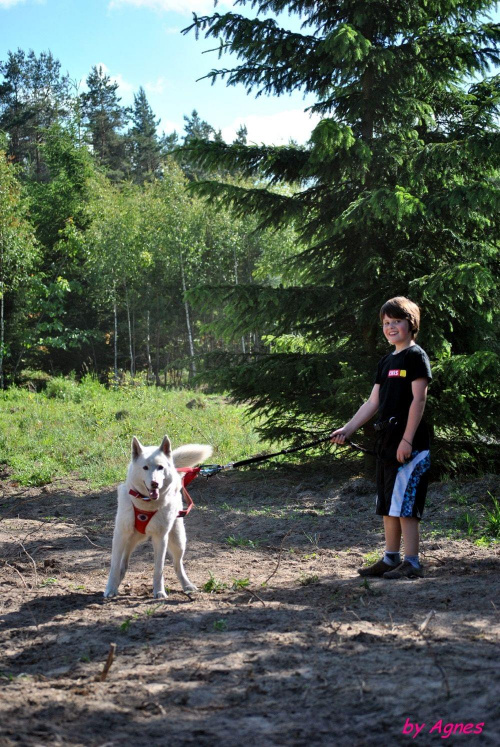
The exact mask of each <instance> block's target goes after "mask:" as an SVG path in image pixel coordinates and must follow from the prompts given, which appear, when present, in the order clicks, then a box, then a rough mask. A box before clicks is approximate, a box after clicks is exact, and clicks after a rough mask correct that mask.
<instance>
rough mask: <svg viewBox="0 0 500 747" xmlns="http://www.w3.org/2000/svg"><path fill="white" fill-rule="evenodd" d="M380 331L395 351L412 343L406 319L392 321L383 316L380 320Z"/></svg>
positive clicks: (388, 317)
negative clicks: (394, 347)
mask: <svg viewBox="0 0 500 747" xmlns="http://www.w3.org/2000/svg"><path fill="white" fill-rule="evenodd" d="M382 329H383V332H384V335H385V338H386V340H387V341H388V342H389V343H390V344H391V345H395V346H396V349H398V348H405V347H408V345H409V344H410V342H411V341H412V335H411V330H410V323H409V321H408V319H392V318H391V317H390V316H387V315H385V316H384V318H383V319H382Z"/></svg>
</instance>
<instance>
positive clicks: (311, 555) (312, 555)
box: [302, 552, 318, 560]
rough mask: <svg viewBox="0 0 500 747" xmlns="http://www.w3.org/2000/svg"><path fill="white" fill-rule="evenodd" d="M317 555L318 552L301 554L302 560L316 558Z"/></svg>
mask: <svg viewBox="0 0 500 747" xmlns="http://www.w3.org/2000/svg"><path fill="white" fill-rule="evenodd" d="M317 557H318V554H317V553H315V552H310V553H307V554H306V555H303V556H302V560H316V558H317Z"/></svg>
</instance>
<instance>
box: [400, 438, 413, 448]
mask: <svg viewBox="0 0 500 747" xmlns="http://www.w3.org/2000/svg"><path fill="white" fill-rule="evenodd" d="M401 440H402V441H406V443H407V444H409V445H410V446H413V444H412V442H411V441H408V439H407V438H405V437H404V436H402V438H401Z"/></svg>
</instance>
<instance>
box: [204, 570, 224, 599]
mask: <svg viewBox="0 0 500 747" xmlns="http://www.w3.org/2000/svg"><path fill="white" fill-rule="evenodd" d="M208 573H209V575H210V578H209V579H208V581H206V582H205V583H204V584H203V586H202V587H201V588H202V591H206V592H207V593H208V594H217V593H219V592H221V591H224V589H227V584H225V583H223V582H222V581H219V579H218V578H215V576H214V574H213V573H212V571H209V572H208Z"/></svg>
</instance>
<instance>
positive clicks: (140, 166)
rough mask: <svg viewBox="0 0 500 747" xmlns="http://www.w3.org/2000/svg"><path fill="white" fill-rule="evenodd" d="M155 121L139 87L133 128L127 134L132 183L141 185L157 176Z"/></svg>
mask: <svg viewBox="0 0 500 747" xmlns="http://www.w3.org/2000/svg"><path fill="white" fill-rule="evenodd" d="M160 121H161V120H160V119H156V118H155V115H154V113H153V110H152V109H151V106H150V105H149V102H148V100H147V97H146V92H145V90H144V88H143V87H142V86H141V87H140V88H139V92H138V93H137V94H134V106H133V110H132V122H133V125H134V126H133V127H132V128H131V129H130V130H129V132H128V140H129V144H130V151H131V161H132V173H133V176H134V181H136V182H138V183H139V184H142V183H143V182H144V181H145V180H146V179H147V178H151V177H153V176H158V173H159V168H160V160H161V153H162V146H161V143H160V142H159V140H158V135H157V129H156V128H157V127H158V125H159V124H160Z"/></svg>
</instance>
